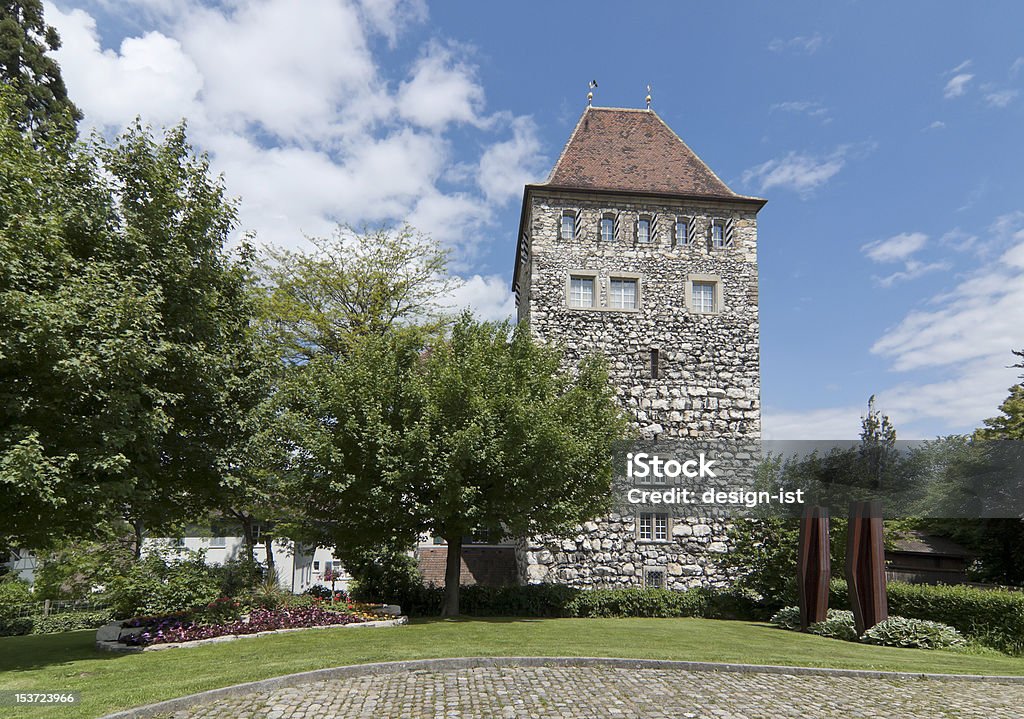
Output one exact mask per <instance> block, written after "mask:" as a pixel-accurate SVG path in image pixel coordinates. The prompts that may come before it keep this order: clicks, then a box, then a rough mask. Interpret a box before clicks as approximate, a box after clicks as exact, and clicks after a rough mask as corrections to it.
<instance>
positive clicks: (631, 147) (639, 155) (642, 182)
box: [544, 107, 741, 198]
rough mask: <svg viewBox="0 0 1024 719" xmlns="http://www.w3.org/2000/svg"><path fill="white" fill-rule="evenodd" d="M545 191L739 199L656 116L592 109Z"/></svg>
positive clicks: (634, 111)
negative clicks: (573, 190) (568, 190)
mask: <svg viewBox="0 0 1024 719" xmlns="http://www.w3.org/2000/svg"><path fill="white" fill-rule="evenodd" d="M544 184H545V185H549V186H553V187H560V188H572V189H585V190H613V191H620V192H637V193H653V194H671V195H688V196H705V197H717V198H739V197H741V195H737V194H736V193H735V192H733V191H732V190H730V189H729V188H728V186H726V184H725V183H724V182H722V181H721V180H720V179H719V178H718V176H717V175H715V173H714V172H712V171H711V168H709V167H708V166H707V165H705V164H704V162H703V160H701V159H700V158H699V157H697V155H696V154H694V152H693V150H691V149H690V148H689V147H688V146H687V145H686V143H685V142H683V141H682V140H681V139H680V138H679V136H678V135H676V134H675V133H674V132H673V131H672V129H671V128H670V127H669V126H668V125H666V124H665V122H664V120H662V119H661V118H660V117H658V115H657V113H655V112H654V111H653V110H639V109H630V108H617V107H588V108H587V109H586V110H585V111H584V112H583V116H582V117H580V121H579V122H578V123H577V124H576V129H575V130H574V131H573V133H572V136H571V137H570V138H569V142H568V143H566V145H565V149H564V150H562V155H561V157H559V158H558V162H557V163H556V164H555V167H554V169H553V170H552V171H551V176H550V177H549V178H548V180H547V182H546V183H544Z"/></svg>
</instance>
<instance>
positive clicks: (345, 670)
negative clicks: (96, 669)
mask: <svg viewBox="0 0 1024 719" xmlns="http://www.w3.org/2000/svg"><path fill="white" fill-rule="evenodd" d="M480 667H610V668H612V669H675V670H680V671H691V672H695V671H696V672H736V673H741V674H789V675H797V676H800V675H804V676H830V677H853V678H862V679H899V680H947V681H948V680H958V681H967V682H991V683H1001V684H1024V676H999V675H986V674H926V673H923V672H922V673H914V672H885V671H873V670H866V669H829V668H825V667H787V666H780V665H773V664H764V665H762V664H727V663H724V664H719V663H715V662H687V661H674V660H668V659H624V658H615V657H457V658H445V659H412V660H407V661H399V662H377V663H373V664H350V665H348V666H343V667H331V668H329V669H314V670H313V671H308V672H300V673H298V674H286V675H284V676H280V677H274V678H272V679H261V680H259V681H255V682H247V683H245V684H235V685H234V686H230V687H222V688H220V689H211V690H209V691H205V692H200V693H199V694H190V695H188V696H184V697H178V698H177V699H168V700H166V701H162V702H158V703H156V704H147V705H145V706H141V707H134V708H132V709H125V710H124V711H120V712H116V713H114V714H107V715H105V716H103V717H100V719H142V718H143V717H151V716H153V715H155V714H161V713H167V712H176V711H181V710H182V709H187V708H189V707H192V706H195V705H197V704H206V703H208V702H211V701H215V700H217V699H221V698H224V697H230V696H235V695H237V694H246V693H249V692H254V691H263V690H268V689H269V690H273V689H280V688H283V687H290V686H295V685H296V684H305V683H307V682H317V681H325V680H328V679H347V678H350V677H359V676H366V675H373V674H391V673H397V672H413V671H452V670H457V669H476V668H480Z"/></svg>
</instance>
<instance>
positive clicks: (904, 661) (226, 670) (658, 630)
mask: <svg viewBox="0 0 1024 719" xmlns="http://www.w3.org/2000/svg"><path fill="white" fill-rule="evenodd" d="M93 638H94V632H91V631H81V632H69V633H67V634H51V635H41V636H28V637H6V638H0V689H22V690H30V691H80V692H81V693H82V702H81V704H79V705H77V706H75V707H71V708H63V709H54V708H52V707H51V708H45V709H35V708H33V709H26V710H22V709H14V708H11V707H9V706H8V707H0V716H3V717H6V716H11V717H97V716H101V715H103V714H106V713H108V712H112V711H116V710H118V709H124V708H127V707H131V706H136V705H139V704H148V703H151V702H156V701H160V700H162V699H169V698H172V697H177V696H182V695H185V694H191V693H194V692H199V691H203V690H206V689H214V688H216V687H223V686H228V685H231V684H238V683H241V682H248V681H253V680H256V679H265V678H267V677H274V676H279V675H282V674H291V673H293V672H301V671H307V670H311V669H321V668H324V667H333V666H339V665H343V664H360V663H364V662H378V661H393V660H399V659H424V658H430V657H458V656H529V655H533V656H604V657H630V658H643V659H678V660H689V661H711V662H741V663H746V664H787V665H796V666H827V667H843V668H851V669H883V670H896V671H908V672H942V673H966V674H1017V675H1024V659H1020V658H1011V657H1006V656H1003V655H999V654H994V653H993V654H985V655H969V654H957V653H953V652H942V651H931V652H929V651H921V650H913V649H889V648H882V647H871V646H866V645H860V644H853V643H850V642H842V641H838V640H834V639H824V638H821V637H815V636H810V635H805V634H799V633H797V632H787V631H783V630H780V629H776V628H774V627H770V626H768V625H765V624H756V623H751V622H726V621H715V620H710V619H520V620H515V619H490V620H488V619H464V620H459V621H440V620H428V621H418V622H414V623H413V624H412V625H411V626H407V627H395V628H386V629H368V630H344V629H333V630H332V629H325V630H315V631H309V632H301V633H294V634H286V635H279V636H270V637H254V638H248V639H241V640H239V641H235V642H228V643H225V644H211V645H207V646H201V647H196V648H193V649H171V650H166V651H161V652H146V653H144V654H131V655H111V654H107V653H103V652H97V651H95V650H94V649H93V647H92V642H93ZM5 712H6V713H5ZM15 712H17V713H15Z"/></svg>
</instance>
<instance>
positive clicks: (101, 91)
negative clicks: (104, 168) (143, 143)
mask: <svg viewBox="0 0 1024 719" xmlns="http://www.w3.org/2000/svg"><path fill="white" fill-rule="evenodd" d="M45 12H46V19H47V21H48V22H49V23H50V24H52V25H54V26H55V27H57V28H58V30H59V31H60V35H61V40H62V43H63V45H62V48H61V50H59V51H58V52H57V53H55V55H56V57H57V59H58V61H59V62H60V64H61V73H62V75H63V77H64V81H65V83H66V84H67V85H68V87H69V88H70V89H71V95H72V97H73V98H74V99H75V101H76V103H78V105H79V106H80V107H82V109H83V110H84V111H85V112H86V113H87V114H88V120H89V122H91V123H94V124H96V125H100V126H111V125H112V126H116V127H118V128H120V127H123V126H125V125H127V124H128V123H129V122H131V120H132V119H133V118H134V117H135V116H136V115H141V116H142V118H143V120H145V121H147V122H153V123H156V124H165V125H167V124H174V123H177V122H178V121H180V120H181V119H182V117H185V116H189V117H196V116H197V115H200V114H202V111H201V108H200V105H199V102H198V96H199V93H200V90H201V89H202V88H203V84H204V79H203V76H202V75H201V73H200V71H199V69H198V68H197V67H196V64H195V63H194V62H193V61H192V59H191V58H190V57H189V56H188V55H187V54H186V53H185V52H184V51H183V49H182V46H181V44H180V43H179V42H178V41H177V40H176V39H174V38H171V37H168V36H166V35H163V34H161V33H159V32H155V31H154V32H147V33H145V34H144V35H142V36H141V37H129V38H125V39H124V40H123V41H122V42H121V46H120V49H119V51H118V52H114V51H112V50H102V49H101V48H100V43H99V34H98V31H97V28H96V21H95V20H94V19H93V18H92V16H90V15H89V14H88V13H86V12H85V11H83V10H78V9H75V10H71V11H70V12H66V13H65V12H62V11H61V10H60V9H58V8H57V7H55V6H53V5H50V4H49V3H48V4H47V5H46V8H45Z"/></svg>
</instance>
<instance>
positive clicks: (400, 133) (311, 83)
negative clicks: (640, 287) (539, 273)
mask: <svg viewBox="0 0 1024 719" xmlns="http://www.w3.org/2000/svg"><path fill="white" fill-rule="evenodd" d="M97 2H98V3H99V4H100V5H102V6H103V7H105V8H106V9H107V10H109V11H110V12H119V13H121V14H122V16H123V19H124V21H125V24H126V26H128V27H141V28H143V30H142V31H139V32H137V33H135V34H129V37H126V38H125V39H124V40H123V42H121V43H120V46H119V48H117V49H111V48H104V47H102V46H101V42H100V34H99V33H98V31H97V27H96V21H95V20H94V19H93V17H91V16H90V15H89V14H88V13H87V12H85V11H84V10H80V9H79V10H72V11H69V12H61V11H60V10H58V9H57V8H56V7H54V6H53V5H52V4H51V3H47V4H46V13H47V19H48V20H49V21H50V22H51V23H52V24H53V25H54V26H55V27H57V29H58V31H59V32H60V33H61V36H62V38H63V40H64V43H63V47H62V48H61V50H59V51H58V52H57V53H56V55H57V59H58V61H59V62H60V63H61V67H62V69H63V73H64V77H65V80H66V81H67V84H68V88H69V93H70V95H71V96H72V97H73V98H74V99H75V101H76V103H78V105H79V106H80V107H81V108H82V109H83V111H84V112H85V121H84V129H89V128H90V127H94V128H99V129H100V130H102V131H104V132H105V133H107V134H110V133H111V132H114V131H119V130H120V129H121V128H123V127H124V126H126V125H127V124H129V123H130V122H131V121H132V120H133V118H134V117H135V116H136V114H139V115H141V116H142V119H143V121H144V122H148V123H151V124H153V125H156V126H160V125H170V124H175V123H177V122H178V121H179V120H180V119H181V118H182V117H183V116H185V117H187V118H188V121H189V136H190V140H191V141H192V142H193V143H194V144H195V145H196V147H197V149H199V150H204V151H207V152H209V154H210V156H211V165H212V167H213V169H214V171H215V172H223V173H224V176H225V181H226V183H227V188H228V192H229V193H230V194H231V195H240V196H241V204H240V208H239V217H240V228H239V234H241V232H243V231H246V230H252V231H255V232H256V233H257V239H258V240H259V241H263V242H271V243H274V244H277V245H283V246H291V247H294V246H297V245H302V244H304V242H305V241H304V239H303V235H304V234H305V235H327V234H329V233H330V232H331V230H332V228H333V227H334V226H335V225H336V224H337V223H348V224H352V225H356V226H359V225H362V224H366V223H370V224H377V223H384V222H395V221H405V220H407V221H409V222H411V223H413V224H414V225H416V226H417V227H418V229H420V230H422V231H424V232H428V233H432V234H433V235H434V236H435V237H436V238H437V239H439V240H441V241H443V242H445V243H446V244H448V245H449V246H451V247H454V248H456V249H457V250H458V252H457V254H456V255H455V258H454V259H455V262H456V264H458V263H459V262H465V261H466V259H467V257H469V256H472V255H473V253H474V252H475V251H476V247H477V245H478V244H479V243H480V240H481V238H482V237H483V235H484V233H485V231H486V228H487V227H488V226H489V225H490V224H491V223H493V222H494V210H495V208H496V207H497V206H500V205H502V204H504V203H507V202H508V201H509V199H510V198H511V197H513V196H514V194H515V192H514V191H513V189H512V185H513V184H514V183H517V182H518V183H521V182H522V181H524V178H527V177H530V176H531V173H532V171H533V169H534V167H535V164H536V163H538V162H539V159H538V158H539V155H540V147H539V142H538V141H537V138H536V128H535V127H534V126H533V124H532V121H531V120H530V119H529V118H527V117H516V116H513V115H511V113H507V112H501V111H498V112H492V113H491V114H489V115H485V114H484V113H485V110H486V107H485V98H484V91H483V88H482V86H481V85H480V83H479V81H478V79H477V77H476V69H475V67H474V66H473V65H472V64H470V63H469V62H468V60H467V59H466V58H467V57H468V56H469V55H470V54H471V53H472V48H466V47H459V46H455V45H453V44H450V43H449V44H446V43H445V41H444V40H443V38H440V39H437V38H435V39H433V40H430V41H428V42H426V43H425V44H424V45H423V46H422V47H421V48H420V51H419V54H418V58H417V59H415V60H414V61H412V63H411V65H408V66H404V67H403V66H398V67H397V68H392V67H389V66H388V65H387V64H386V63H385V60H390V59H391V58H388V57H385V56H384V55H382V54H381V53H384V52H386V50H378V49H377V45H375V44H374V43H372V42H371V40H372V36H373V35H379V36H382V37H384V38H386V39H387V40H388V41H389V42H390V44H391V45H396V40H397V39H398V38H399V36H400V35H401V33H402V32H403V30H404V29H406V28H407V26H408V25H410V24H412V23H417V22H422V21H423V20H425V18H426V6H425V4H424V3H423V2H422V0H308V2H302V3H295V2H293V1H292V0H253V2H245V3H243V2H227V3H223V4H219V5H215V6H200V5H199V4H198V3H195V2H188V1H183V2H169V1H168V0H124V1H123V2H115V1H114V0H97ZM404 54H406V55H407V53H404ZM412 54H413V56H414V57H415V56H416V53H415V48H413V53H412ZM456 125H459V126H461V127H463V128H466V127H468V128H469V131H471V132H473V133H475V136H474V140H475V141H476V142H475V143H474V142H469V143H463V144H462V147H475V148H478V149H476V150H475V151H472V152H471V153H470V154H469V155H468V156H463V157H460V158H455V157H453V153H454V151H455V149H454V148H453V146H452V143H451V140H450V138H449V136H448V133H449V132H450V131H451V130H452V129H453V127H454V126H456ZM460 131H462V130H460ZM460 167H461V168H462V170H461V171H459V170H458V168H460ZM520 189H521V188H520ZM460 253H461V254H460Z"/></svg>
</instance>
